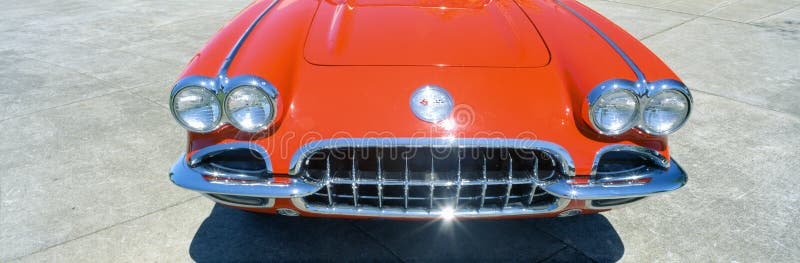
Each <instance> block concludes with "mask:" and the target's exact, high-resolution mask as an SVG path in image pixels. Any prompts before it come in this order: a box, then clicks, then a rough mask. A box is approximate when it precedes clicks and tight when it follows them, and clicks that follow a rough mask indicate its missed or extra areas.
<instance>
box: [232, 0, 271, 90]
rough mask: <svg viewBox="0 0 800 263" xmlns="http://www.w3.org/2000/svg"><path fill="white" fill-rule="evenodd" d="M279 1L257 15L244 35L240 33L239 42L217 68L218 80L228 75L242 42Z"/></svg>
mask: <svg viewBox="0 0 800 263" xmlns="http://www.w3.org/2000/svg"><path fill="white" fill-rule="evenodd" d="M279 1H280V0H274V1H272V3H271V4H270V5H269V6H267V8H266V9H264V11H263V12H261V14H260V15H258V17H257V18H256V20H254V21H253V23H252V24H250V26H249V27H248V28H247V30H245V31H244V33H242V36H241V37H239V40H238V41H236V44H234V45H233V48H231V51H230V53H228V56H227V57H225V60H224V61H223V62H222V65H221V66H220V68H219V74H218V75H219V77H220V78H224V76H227V75H228V69H229V68H230V66H231V63H233V59H234V58H236V54H238V53H239V49H241V48H242V45H244V41H245V40H247V37H249V36H250V33H252V32H253V30H254V29H255V28H256V26H257V25H258V23H259V22H261V19H263V18H264V16H266V15H267V13H269V11H270V10H272V8H273V7H275V5H276V4H278V2H279Z"/></svg>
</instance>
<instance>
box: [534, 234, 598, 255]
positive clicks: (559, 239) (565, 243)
mask: <svg viewBox="0 0 800 263" xmlns="http://www.w3.org/2000/svg"><path fill="white" fill-rule="evenodd" d="M534 227H535V228H536V229H538V230H539V231H541V232H542V233H544V234H545V235H548V236H550V237H552V238H554V239H556V240H558V241H559V242H561V243H564V245H565V246H567V247H569V248H572V249H574V250H575V251H577V252H578V253H580V254H581V255H583V256H585V257H587V258H589V259H591V260H592V261H593V262H598V260H597V259H595V258H593V257H590V256H589V255H586V253H583V250H580V249H578V248H577V247H575V246H573V245H572V244H570V243H568V242H565V241H564V240H563V239H561V238H558V236H556V235H553V234H551V233H550V232H547V231H545V230H544V229H542V228H541V227H539V226H538V225H534Z"/></svg>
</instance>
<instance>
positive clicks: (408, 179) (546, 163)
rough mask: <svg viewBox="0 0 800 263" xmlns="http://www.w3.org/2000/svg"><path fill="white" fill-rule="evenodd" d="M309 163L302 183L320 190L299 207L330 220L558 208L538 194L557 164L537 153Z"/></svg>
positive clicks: (378, 151) (367, 150)
mask: <svg viewBox="0 0 800 263" xmlns="http://www.w3.org/2000/svg"><path fill="white" fill-rule="evenodd" d="M309 156H312V157H309V160H307V161H304V162H303V164H304V166H303V167H302V168H303V172H302V173H301V174H303V175H304V178H303V179H304V180H306V181H309V182H315V183H318V184H319V185H321V186H322V187H321V189H320V190H319V191H318V192H317V193H315V194H312V195H309V196H306V197H302V199H303V201H304V202H306V204H307V205H309V206H314V207H316V208H317V209H331V210H330V211H331V212H332V213H335V211H337V210H339V209H355V210H354V211H384V212H399V213H410V214H418V213H427V214H429V215H435V214H437V213H441V211H442V210H443V209H452V210H454V211H455V212H456V213H480V214H482V213H498V212H504V211H509V212H512V213H516V212H513V211H517V212H518V211H520V209H523V210H525V211H531V213H538V212H543V210H542V209H549V208H548V207H552V206H551V205H553V204H556V203H558V201H559V199H558V198H556V197H554V196H552V195H550V194H548V193H547V192H545V191H543V190H542V189H541V187H539V186H541V185H542V183H543V182H544V181H545V180H547V179H548V178H551V177H555V176H559V175H560V174H561V173H560V171H561V170H558V169H560V167H559V163H558V162H557V161H556V160H555V158H553V157H554V156H553V155H551V154H549V153H548V152H546V151H542V150H531V149H510V148H486V147H482V148H480V147H453V148H435V147H393V148H392V147H385V148H382V147H375V146H371V147H341V148H328V149H321V150H317V151H316V152H314V153H312V154H310V155H309ZM334 209H336V210H334Z"/></svg>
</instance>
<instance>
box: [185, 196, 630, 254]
mask: <svg viewBox="0 0 800 263" xmlns="http://www.w3.org/2000/svg"><path fill="white" fill-rule="evenodd" d="M624 251H625V248H624V246H623V244H622V240H620V238H619V235H618V234H617V232H616V230H614V227H613V226H611V224H610V223H609V222H608V220H607V219H606V218H605V217H604V216H602V215H599V214H595V215H583V216H576V217H569V218H546V219H510V220H466V221H441V220H440V221H393V220H380V219H368V220H352V219H330V218H306V217H285V216H278V215H266V214H255V213H249V212H244V211H241V210H238V209H234V208H229V207H226V206H222V205H216V206H214V209H213V210H212V211H211V214H210V215H209V217H208V218H206V220H205V221H204V222H203V224H202V225H201V226H200V228H199V229H198V230H197V233H196V234H195V236H194V239H193V240H192V244H191V246H190V248H189V254H190V256H191V257H192V259H194V260H195V261H198V262H219V261H342V260H344V261H425V262H429V261H504V262H507V261H524V262H532V261H548V262H550V261H562V262H563V261H568V262H576V261H577V262H582V261H600V262H613V261H617V260H619V259H620V258H621V257H622V255H623V254H624Z"/></svg>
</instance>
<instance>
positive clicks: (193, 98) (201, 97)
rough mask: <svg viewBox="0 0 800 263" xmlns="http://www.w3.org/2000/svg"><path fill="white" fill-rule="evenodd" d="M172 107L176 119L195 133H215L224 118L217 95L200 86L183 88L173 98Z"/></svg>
mask: <svg viewBox="0 0 800 263" xmlns="http://www.w3.org/2000/svg"><path fill="white" fill-rule="evenodd" d="M171 107H172V114H173V115H174V116H175V119H177V120H178V122H179V123H180V124H181V125H183V127H185V128H186V129H188V130H190V131H193V132H201V133H205V132H210V131H213V130H214V129H216V128H217V127H218V126H219V123H220V119H221V117H222V113H221V110H220V109H221V107H220V105H219V100H217V97H216V95H215V94H214V93H213V92H211V91H210V90H208V89H206V88H203V87H199V86H188V87H184V88H181V90H179V91H178V92H177V93H175V96H174V97H173V98H172V105H171Z"/></svg>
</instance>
